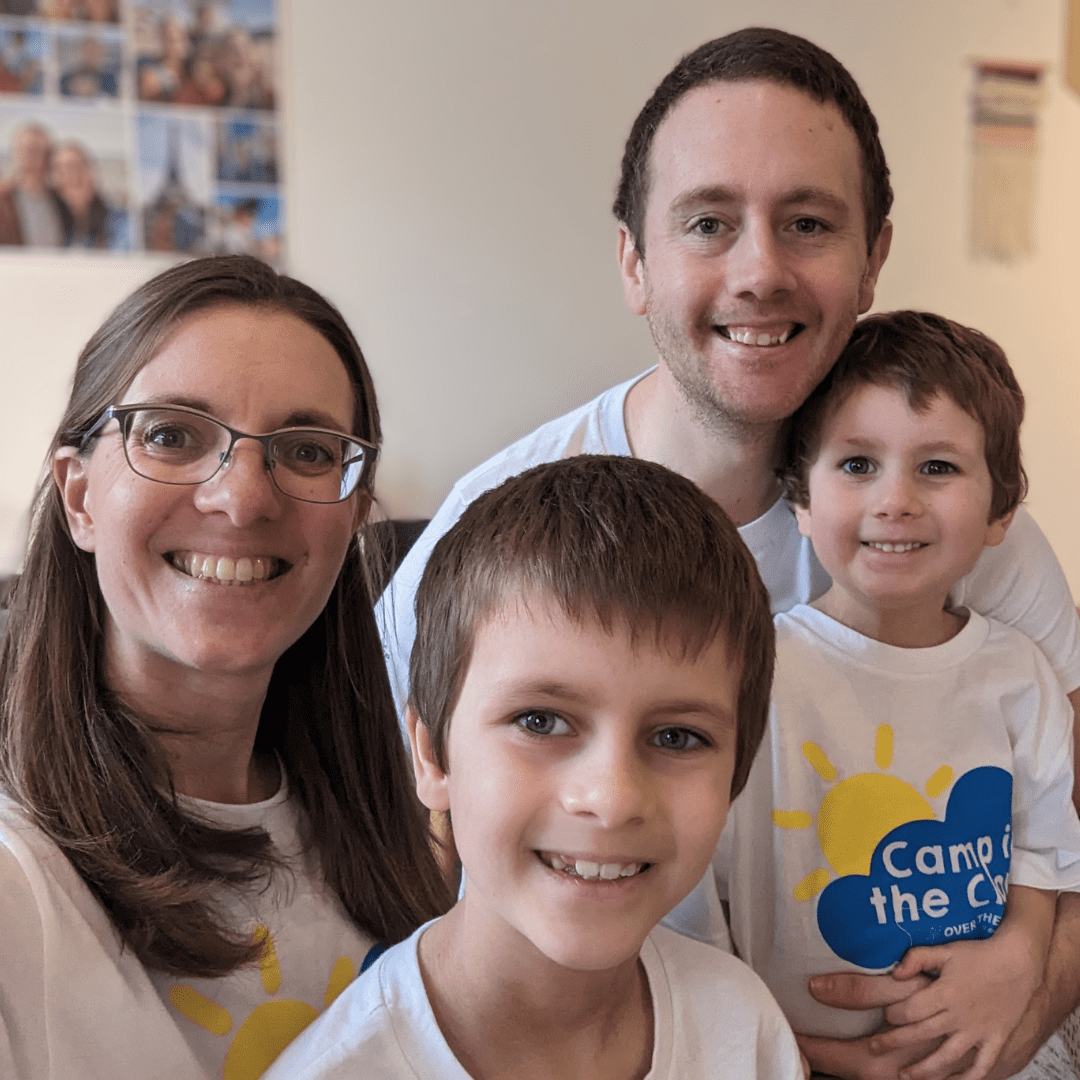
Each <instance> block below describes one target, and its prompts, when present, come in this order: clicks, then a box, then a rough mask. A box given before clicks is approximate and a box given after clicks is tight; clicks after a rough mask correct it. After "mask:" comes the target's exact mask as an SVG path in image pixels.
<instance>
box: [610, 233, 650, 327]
mask: <svg viewBox="0 0 1080 1080" xmlns="http://www.w3.org/2000/svg"><path fill="white" fill-rule="evenodd" d="M617 250H618V255H619V273H620V274H621V275H622V287H623V299H624V300H625V301H626V306H627V307H628V308H629V309H630V310H631V311H632V312H633V313H634V314H635V315H644V314H645V299H646V291H647V290H646V287H645V260H644V259H643V258H642V257H641V256H640V255H639V254H638V249H637V244H635V243H634V238H633V237H632V236H631V235H630V233H629V231H628V230H627V228H626V226H625V225H620V226H619V240H618V249H617Z"/></svg>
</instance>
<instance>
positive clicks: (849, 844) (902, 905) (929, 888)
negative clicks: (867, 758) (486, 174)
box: [773, 725, 1012, 970]
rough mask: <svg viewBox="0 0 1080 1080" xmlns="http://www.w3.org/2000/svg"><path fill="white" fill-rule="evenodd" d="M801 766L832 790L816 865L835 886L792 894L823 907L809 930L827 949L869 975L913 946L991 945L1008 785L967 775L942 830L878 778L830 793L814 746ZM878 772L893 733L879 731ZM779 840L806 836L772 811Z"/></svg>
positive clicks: (796, 815) (1005, 848)
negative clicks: (783, 832)
mask: <svg viewBox="0 0 1080 1080" xmlns="http://www.w3.org/2000/svg"><path fill="white" fill-rule="evenodd" d="M803 754H804V756H805V757H806V759H807V760H808V761H809V762H810V764H811V765H812V766H813V767H814V769H815V770H816V771H817V772H818V774H819V775H820V776H822V778H823V779H825V780H827V781H829V782H831V783H833V786H832V787H831V788H830V790H829V791H828V793H827V794H826V796H825V798H824V799H822V802H821V806H820V807H819V809H818V814H817V834H818V840H819V842H820V845H821V851H822V854H823V855H824V856H825V858H826V861H827V862H828V864H829V866H830V867H831V868H832V871H834V872H835V873H836V874H837V875H838V876H837V877H836V878H835V879H833V875H832V873H831V872H830V871H829V870H827V869H825V868H819V869H817V870H815V871H813V872H812V873H811V874H809V875H807V877H806V878H804V879H803V880H802V881H800V882H799V883H798V884H797V885H796V886H795V888H794V890H793V891H794V896H795V898H796V899H797V900H800V901H809V900H811V899H813V898H814V897H815V896H819V894H820V896H819V899H818V904H817V922H818V928H819V929H820V931H821V934H822V937H823V938H824V939H825V941H826V943H827V944H828V945H829V947H830V948H831V949H832V950H833V952H834V953H836V955H837V956H840V957H842V958H843V959H845V960H848V961H850V962H851V963H854V964H858V965H859V966H860V967H865V968H870V969H878V970H880V969H882V968H887V967H889V966H890V965H892V964H894V963H896V962H897V961H898V960H899V959H900V958H901V957H902V956H903V954H904V953H905V952H906V951H907V949H908V948H910V947H911V946H913V945H934V944H942V943H944V942H947V941H951V940H956V939H959V938H982V937H989V936H990V935H991V934H992V933H993V931H994V928H995V927H996V926H997V924H998V923H999V922H1000V921H1001V916H1002V914H1003V912H1004V906H1005V894H1006V890H1007V884H1006V882H1007V879H1008V873H1009V864H1010V861H1011V854H1012V847H1011V811H1012V777H1011V776H1010V774H1009V773H1008V772H1006V771H1005V770H1004V769H1000V768H995V767H990V766H984V767H981V768H977V769H973V770H971V771H970V772H968V773H965V774H964V775H963V776H961V777H960V778H959V779H958V780H956V782H955V784H953V785H952V792H951V793H950V795H949V801H948V806H947V808H946V812H945V818H944V820H942V821H937V820H935V817H934V812H933V809H932V807H931V806H930V804H929V803H928V802H927V801H926V799H924V798H923V796H922V795H921V794H920V793H919V792H918V791H917V790H916V789H915V788H913V787H912V786H911V785H910V784H907V783H906V782H905V781H903V780H900V779H899V778H898V777H895V776H890V775H887V774H885V773H884V772H880V773H861V774H858V775H856V776H851V777H848V778H846V779H844V780H841V781H839V782H836V775H837V774H836V770H835V768H834V767H833V765H832V763H831V762H830V761H829V760H828V758H827V756H826V755H825V754H824V752H823V751H822V750H821V749H820V748H819V747H818V746H816V745H815V744H813V743H806V744H804V746H803ZM875 761H876V764H877V765H878V767H879V769H883V770H884V769H887V768H888V767H889V766H890V765H891V762H892V730H891V728H889V727H888V725H882V726H881V727H880V728H879V729H878V734H877V741H876V746H875ZM951 782H952V769H951V768H950V767H949V766H947V765H945V766H942V767H941V768H939V769H938V770H936V771H935V772H934V774H933V775H932V776H931V777H930V778H929V780H928V781H927V784H926V794H927V795H928V796H929V797H930V798H934V797H936V796H937V795H940V794H943V793H944V791H945V790H947V789H948V787H949V785H950V783H951ZM773 821H774V822H775V823H776V824H777V825H778V826H780V827H781V828H785V829H802V828H808V827H809V826H810V825H811V824H813V823H814V822H813V818H812V817H811V816H810V815H809V814H808V813H806V812H804V811H774V812H773Z"/></svg>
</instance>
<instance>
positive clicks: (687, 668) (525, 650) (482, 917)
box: [417, 597, 739, 971]
mask: <svg viewBox="0 0 1080 1080" xmlns="http://www.w3.org/2000/svg"><path fill="white" fill-rule="evenodd" d="M738 688H739V670H738V668H737V667H733V665H732V664H731V663H730V662H729V660H728V657H727V651H726V648H725V643H724V642H723V641H714V642H713V643H711V644H710V645H709V646H707V647H706V648H705V649H703V650H702V651H701V652H700V654H699V655H697V656H696V657H690V656H683V655H682V649H681V643H680V641H679V639H678V637H677V636H674V635H673V636H667V637H665V638H664V639H663V640H662V641H661V642H659V643H657V642H656V641H655V639H654V637H653V634H652V630H651V628H644V629H642V631H641V632H640V633H638V634H637V635H631V632H630V630H629V628H628V627H626V626H625V624H624V623H622V622H621V621H619V620H616V623H615V625H614V626H613V627H612V629H611V631H610V632H608V631H606V630H604V629H603V628H602V627H601V626H600V624H599V622H598V621H597V620H596V619H595V618H594V617H592V616H586V617H585V619H584V621H583V622H580V623H579V622H575V621H573V620H571V619H570V618H569V617H568V616H567V615H566V614H565V613H564V612H563V611H562V609H561V608H559V607H558V606H557V605H555V604H553V603H549V602H547V601H546V600H544V599H542V598H536V597H530V598H529V599H528V601H527V602H521V601H514V602H512V603H511V604H510V605H508V606H507V607H506V608H505V609H504V610H503V611H502V612H500V613H499V614H497V615H496V616H494V617H492V618H491V619H489V620H488V621H487V622H486V623H484V624H483V625H482V626H481V627H480V629H479V631H478V633H477V635H476V640H475V642H474V646H473V650H472V657H471V662H470V664H469V669H468V672H467V674H466V677H465V681H464V683H463V685H462V689H461V694H460V697H459V699H458V702H457V705H456V707H455V709H454V712H453V715H452V717H451V720H450V727H449V733H448V744H447V755H448V761H449V769H448V771H447V772H446V773H445V774H444V773H442V772H441V771H440V770H439V769H438V768H437V766H435V765H434V764H433V763H432V762H431V761H430V759H429V760H426V761H425V757H424V746H425V743H426V739H425V737H424V734H425V733H424V729H423V728H422V727H420V726H419V725H418V735H419V738H418V740H417V742H418V746H419V760H418V763H417V772H418V783H417V786H418V790H419V792H420V796H421V798H422V800H423V801H424V802H425V803H426V804H427V805H428V806H429V807H431V808H432V809H447V808H449V809H450V810H451V813H452V817H453V827H454V840H455V843H456V845H457V849H458V852H459V854H460V856H461V861H462V865H463V866H464V869H465V874H466V881H467V886H466V890H465V897H464V899H463V900H462V901H461V902H460V903H459V905H458V910H457V911H456V912H455V913H452V915H451V916H450V917H449V918H451V919H454V918H455V916H456V917H457V918H459V919H462V920H463V924H464V925H465V926H466V927H467V928H468V939H469V941H470V942H471V943H472V946H474V947H475V948H476V950H477V953H476V954H474V955H479V956H484V957H486V960H487V962H490V963H494V964H500V965H501V964H506V963H510V964H517V965H518V966H519V967H521V966H522V965H524V967H526V968H527V967H529V966H530V965H531V964H534V963H535V962H536V961H537V960H540V959H542V957H546V958H547V960H549V961H554V962H555V963H556V964H557V965H560V966H561V967H563V968H570V969H574V970H578V971H601V970H607V969H613V968H615V967H617V966H619V965H621V964H624V963H626V962H628V961H635V960H636V957H637V954H638V952H639V950H640V948H641V944H642V942H643V941H644V939H645V937H646V936H647V935H648V933H649V931H650V930H652V928H653V926H654V925H655V924H656V923H657V922H658V921H659V920H660V919H661V918H663V916H664V915H666V914H667V912H668V911H669V910H670V909H671V908H672V907H674V905H675V904H676V903H678V902H679V901H680V900H681V899H682V898H683V897H684V896H685V895H686V894H687V893H688V892H689V891H690V890H691V889H692V888H693V886H694V885H696V884H697V882H698V881H699V880H700V878H701V876H702V874H703V873H704V872H705V869H706V866H707V865H708V863H709V860H710V858H711V856H712V853H713V850H714V848H715V846H716V842H717V839H718V837H719V834H720V829H721V828H722V826H723V823H724V820H725V818H726V816H727V810H728V803H729V794H728V793H729V790H730V786H731V777H732V772H733V769H734V761H735V715H736V703H737V697H738Z"/></svg>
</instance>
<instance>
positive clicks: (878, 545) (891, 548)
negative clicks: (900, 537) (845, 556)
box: [866, 540, 926, 552]
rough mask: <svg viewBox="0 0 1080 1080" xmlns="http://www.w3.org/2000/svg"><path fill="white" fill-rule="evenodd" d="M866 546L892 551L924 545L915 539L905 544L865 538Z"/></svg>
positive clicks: (906, 549) (908, 549)
mask: <svg viewBox="0 0 1080 1080" xmlns="http://www.w3.org/2000/svg"><path fill="white" fill-rule="evenodd" d="M866 546H867V547H872V548H874V549H876V550H877V551H884V552H894V551H911V550H912V549H913V548H921V547H926V545H925V544H920V543H919V542H918V541H916V540H911V541H909V542H908V543H906V544H884V543H881V542H880V541H878V540H867V541H866Z"/></svg>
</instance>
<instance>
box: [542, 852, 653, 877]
mask: <svg viewBox="0 0 1080 1080" xmlns="http://www.w3.org/2000/svg"><path fill="white" fill-rule="evenodd" d="M544 862H546V863H547V864H548V866H550V867H551V868H552V870H561V871H563V873H565V874H569V875H570V876H571V877H580V878H586V879H587V880H592V881H595V880H596V879H597V878H600V879H601V880H603V881H614V880H615V879H616V878H624V877H633V876H634V875H635V874H637V873H640V872H641V870H643V869H644V868H645V866H647V865H648V864H647V863H598V862H589V861H587V860H586V859H564V858H563V857H562V856H561V855H545V856H544Z"/></svg>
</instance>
